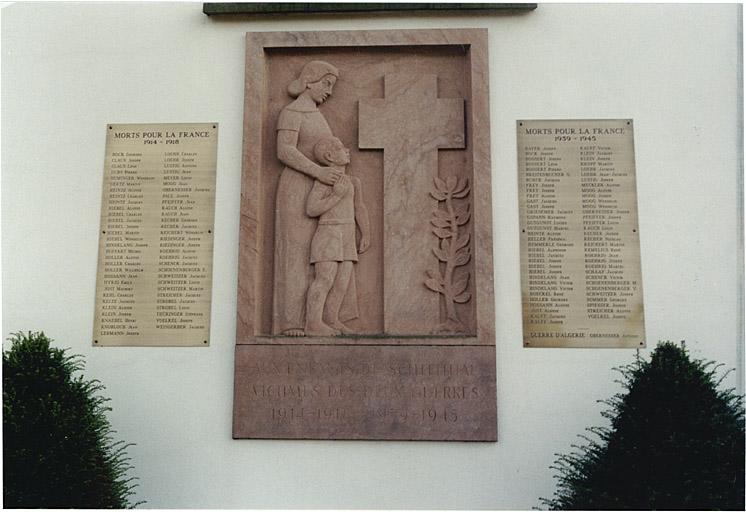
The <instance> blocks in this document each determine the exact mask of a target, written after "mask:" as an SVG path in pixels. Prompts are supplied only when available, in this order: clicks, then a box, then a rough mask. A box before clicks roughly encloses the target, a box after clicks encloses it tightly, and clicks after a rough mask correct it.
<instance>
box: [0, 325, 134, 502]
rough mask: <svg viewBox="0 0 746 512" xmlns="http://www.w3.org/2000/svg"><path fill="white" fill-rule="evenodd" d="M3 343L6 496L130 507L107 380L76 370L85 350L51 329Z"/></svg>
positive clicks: (123, 456) (130, 490)
mask: <svg viewBox="0 0 746 512" xmlns="http://www.w3.org/2000/svg"><path fill="white" fill-rule="evenodd" d="M10 340H11V342H12V345H11V347H10V349H9V350H7V351H3V465H4V468H3V474H4V477H3V500H4V506H5V507H7V508H131V507H133V506H134V505H136V504H132V503H130V501H129V497H130V496H132V495H133V494H134V492H133V488H134V484H133V483H132V481H133V480H134V479H133V478H127V475H126V473H127V472H128V471H129V470H130V469H131V466H130V465H129V463H128V461H129V459H128V458H127V457H126V453H125V450H126V448H127V446H129V445H125V444H124V443H123V442H122V441H118V442H114V441H113V439H112V434H113V433H114V432H113V431H112V430H111V425H110V424H109V422H108V420H107V419H106V412H107V411H109V410H111V409H110V408H109V407H106V406H105V405H104V404H105V403H106V402H107V401H108V399H107V398H103V397H101V396H98V392H99V391H100V390H102V389H103V386H102V385H101V384H100V383H99V382H98V381H96V380H90V381H86V380H83V377H82V376H80V375H79V376H77V377H75V376H74V375H73V374H75V373H76V372H79V371H81V370H82V369H83V361H82V356H69V355H66V354H65V350H62V349H58V348H51V347H50V345H49V343H50V341H51V340H50V339H48V338H47V337H46V336H44V333H31V332H29V333H28V335H24V334H21V333H18V334H15V335H13V336H12V337H11V338H10Z"/></svg>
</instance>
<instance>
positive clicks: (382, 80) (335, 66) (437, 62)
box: [236, 29, 495, 439]
mask: <svg viewBox="0 0 746 512" xmlns="http://www.w3.org/2000/svg"><path fill="white" fill-rule="evenodd" d="M486 43H487V40H486V31H485V30H469V29H464V30H415V31H351V32H303V33H249V34H247V50H246V59H247V60H246V95H245V98H246V102H245V105H244V112H245V123H244V166H243V183H242V202H241V233H240V253H239V283H238V285H239V286H238V311H237V318H238V323H237V332H236V343H237V345H239V347H238V348H241V346H242V345H251V346H256V345H259V346H265V345H266V346H272V347H273V348H274V349H277V350H279V349H280V347H281V346H282V347H286V348H287V349H289V347H294V346H301V345H303V346H317V347H319V350H321V347H327V348H328V349H329V351H326V350H322V351H321V352H319V353H324V354H327V353H329V354H335V357H348V355H349V351H350V350H352V349H353V348H354V347H355V346H363V345H365V346H367V345H375V346H377V347H380V348H383V347H386V346H393V347H398V348H400V349H401V350H402V351H406V350H409V349H410V348H412V349H414V347H421V348H422V350H424V351H425V352H427V351H428V350H434V351H438V350H439V348H438V347H442V346H447V345H451V346H453V349H454V351H455V352H449V353H454V354H456V353H458V350H459V348H460V347H462V346H466V347H471V346H475V345H481V346H485V347H491V346H494V343H495V340H494V295H493V281H492V237H491V229H492V223H491V199H490V190H491V188H490V185H489V183H490V166H489V119H488V115H487V113H488V112H489V109H488V91H487V83H486V71H487V70H486V66H487V59H486V48H487V44H486ZM330 137H333V138H335V140H337V142H338V144H337V142H335V143H334V147H336V150H335V151H338V152H344V151H346V152H347V153H346V155H345V156H342V157H339V158H337V157H335V156H334V155H333V154H332V153H333V151H332V152H330V151H327V152H326V153H325V152H324V151H323V150H319V151H320V152H319V151H317V149H318V148H317V146H319V145H323V144H324V141H325V140H327V139H329V138H330ZM330 147H331V146H330ZM251 350H254V349H251ZM251 353H254V354H257V357H261V358H264V357H274V355H272V354H274V352H267V351H262V350H256V351H255V352H251ZM434 353H435V352H434ZM470 353H472V352H470ZM479 353H480V354H483V352H479ZM493 353H494V352H493ZM480 357H481V356H480ZM493 364H494V361H493ZM241 372H242V369H241V368H239V367H237V370H236V379H237V382H239V380H240V379H243V378H244V377H242V376H241V375H240V373H241ZM493 373H494V372H493ZM237 386H238V384H237ZM238 391H239V390H238V388H237V396H238ZM490 400H492V401H494V396H492V397H491V398H490V397H487V396H486V395H482V396H480V401H483V402H485V403H486V402H488V401H490ZM485 403H483V404H482V406H485ZM485 407H486V406H485ZM237 414H239V413H237ZM242 414H247V415H248V418H243V419H241V421H242V422H248V423H249V424H250V423H251V422H252V421H260V419H258V418H255V419H254V420H252V417H253V416H252V414H251V412H241V413H240V414H239V416H241V415H242ZM241 424H243V423H241ZM484 428H486V429H487V430H485V431H489V430H490V429H492V430H494V425H492V426H491V427H490V426H489V425H485V426H484ZM350 429H351V430H350V431H353V430H356V429H357V431H358V434H355V435H358V436H359V437H358V438H366V437H365V436H366V435H370V436H372V435H376V436H381V437H380V438H384V437H385V436H383V435H382V434H380V433H378V434H376V433H374V432H372V431H370V430H369V429H367V427H366V425H365V424H359V425H357V427H355V428H353V427H352V426H350ZM242 432H244V433H247V432H253V430H252V429H251V428H245V429H243V430H242ZM366 432H367V433H366ZM247 435H248V434H247ZM252 435H253V434H252ZM308 435H309V436H312V437H322V438H329V437H333V436H331V435H330V434H329V433H321V432H316V433H313V434H311V433H309V434H308ZM346 435H348V436H349V435H351V434H346ZM294 437H299V435H295V436H294ZM300 437H303V436H300ZM456 437H457V436H456ZM456 437H454V438H456ZM483 437H484V439H489V438H490V436H488V435H486V436H483ZM376 438H379V437H376ZM392 438H393V437H392ZM417 438H426V436H425V437H417ZM438 438H444V437H438Z"/></svg>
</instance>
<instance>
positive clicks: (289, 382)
mask: <svg viewBox="0 0 746 512" xmlns="http://www.w3.org/2000/svg"><path fill="white" fill-rule="evenodd" d="M397 348H398V347H386V348H385V349H383V350H384V351H391V350H396V349H397ZM461 348H463V347H461ZM241 349H243V350H252V351H254V352H258V353H257V354H256V355H255V356H254V357H249V354H248V353H247V354H246V356H245V357H244V356H241V355H239V356H238V361H239V366H238V367H237V375H240V376H241V378H240V380H239V382H238V383H237V389H236V392H237V399H238V402H239V403H240V407H246V408H247V409H249V410H251V416H252V421H250V422H249V423H250V425H249V424H243V427H244V428H247V429H248V432H247V433H250V434H252V435H253V436H257V437H265V436H266V437H283V436H290V437H293V430H294V427H297V428H298V431H299V432H305V433H308V431H309V429H311V430H315V429H316V428H318V429H319V430H323V429H328V428H329V427H335V429H334V430H332V432H334V433H335V435H340V434H342V435H347V436H348V437H350V438H359V437H367V436H373V437H375V436H376V434H377V433H379V432H380V433H381V434H383V433H384V432H385V433H386V436H387V437H390V436H391V434H392V432H399V434H400V435H401V436H403V437H415V438H416V437H419V436H418V435H415V434H417V433H419V432H422V428H423V427H427V429H426V431H427V432H429V434H428V435H429V436H434V437H441V438H444V439H447V438H449V437H451V436H452V435H453V434H454V427H456V428H455V431H459V432H462V433H463V431H473V432H478V431H480V430H481V429H480V426H479V425H480V423H482V422H481V421H480V420H484V419H485V418H486V417H490V416H492V415H494V414H495V410H494V407H493V406H492V405H491V404H492V403H493V402H494V396H495V388H494V384H492V383H494V382H495V376H494V372H493V371H492V369H491V368H490V366H489V364H487V361H488V360H489V354H491V355H492V357H494V351H493V350H490V349H489V348H486V347H479V348H478V349H477V352H479V353H484V355H483V356H482V357H477V358H468V357H459V356H457V357H455V358H450V359H449V358H447V356H446V357H442V354H441V357H438V358H437V359H435V358H431V357H430V356H429V355H425V354H422V355H421V357H420V356H418V355H416V354H415V355H413V356H409V357H406V356H405V357H402V356H396V355H394V356H388V355H385V354H384V352H383V351H382V350H381V348H379V349H378V350H376V351H375V353H373V352H370V351H369V352H370V353H369V354H366V355H367V356H368V360H367V361H366V360H361V358H360V357H355V356H359V355H362V354H361V353H360V352H359V351H360V350H364V349H363V348H362V347H359V348H357V349H356V350H355V352H354V353H351V354H350V355H349V357H348V358H344V359H343V360H338V361H323V360H322V359H323V357H322V356H321V353H319V352H317V351H318V350H319V349H318V348H311V349H310V350H309V348H308V347H293V349H292V350H293V352H294V354H293V355H291V356H290V357H289V358H285V357H275V358H272V357H271V356H270V357H269V358H268V355H267V351H268V350H271V349H272V347H241ZM241 349H239V350H241ZM485 349H486V350H485ZM276 350H282V349H281V348H279V349H277V348H276ZM322 350H323V349H322ZM328 350H329V349H327V351H328ZM371 350H373V349H372V348H371ZM415 350H416V349H415ZM420 350H421V349H420ZM451 350H452V349H451ZM411 351H412V348H410V349H408V350H407V352H411ZM310 352H316V353H315V354H312V353H310ZM260 353H261V354H262V355H261V356H260ZM475 353H476V352H475ZM455 355H456V354H455V353H454V356H455ZM277 356H280V354H277ZM485 356H486V357H485ZM305 358H308V359H310V360H305V361H304V360H301V359H305ZM268 359H271V360H268ZM337 359H339V358H337ZM371 360H372V361H371ZM487 404H490V405H487ZM237 420H238V417H237ZM239 423H242V422H240V420H239V421H238V423H237V427H239V429H238V430H239V431H243V430H244V428H241V425H240V424H239ZM361 427H362V428H361ZM483 434H484V435H485V436H486V437H487V438H489V437H490V436H489V435H488V433H483Z"/></svg>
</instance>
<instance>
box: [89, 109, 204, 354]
mask: <svg viewBox="0 0 746 512" xmlns="http://www.w3.org/2000/svg"><path fill="white" fill-rule="evenodd" d="M106 128H107V130H106V157H105V164H104V180H103V194H102V202H101V231H100V233H99V257H98V272H97V275H96V309H95V313H94V326H93V340H92V344H93V345H94V346H208V345H209V343H210V306H211V298H212V297H211V293H212V248H213V227H214V226H213V224H214V215H215V171H216V165H217V141H218V126H217V124H216V123H190V124H183V123H169V124H160V123H159V124H110V125H107V127H106Z"/></svg>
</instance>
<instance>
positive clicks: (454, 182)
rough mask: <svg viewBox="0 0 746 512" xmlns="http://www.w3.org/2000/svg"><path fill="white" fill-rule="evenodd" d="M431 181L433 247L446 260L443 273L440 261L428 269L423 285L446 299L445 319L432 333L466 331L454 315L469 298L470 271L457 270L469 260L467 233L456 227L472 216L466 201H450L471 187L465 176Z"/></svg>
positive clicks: (462, 194)
mask: <svg viewBox="0 0 746 512" xmlns="http://www.w3.org/2000/svg"><path fill="white" fill-rule="evenodd" d="M434 182H435V188H434V189H433V190H431V191H430V195H431V196H433V197H434V198H435V199H437V200H438V206H436V208H435V210H434V211H433V215H432V218H431V219H430V223H431V224H432V225H433V228H432V229H433V233H434V234H435V236H437V237H438V239H439V243H438V245H437V246H436V247H434V248H433V253H434V254H435V256H437V258H438V261H440V262H442V263H445V268H444V269H443V273H441V267H442V266H441V265H440V264H439V265H438V269H437V270H428V271H427V276H428V277H427V279H426V280H425V286H427V287H428V288H429V289H431V290H432V291H434V292H438V293H440V294H442V295H443V297H444V299H445V304H446V318H447V320H446V322H444V323H442V324H440V325H438V326H437V327H436V328H435V332H436V333H442V334H452V333H457V332H464V331H465V330H466V328H465V327H464V325H463V324H462V323H461V321H460V320H459V318H458V316H457V315H456V304H457V303H458V304H463V303H465V302H468V301H469V300H470V299H471V294H470V293H469V292H467V291H466V288H467V287H468V286H469V271H468V270H463V271H461V272H459V273H458V274H457V273H456V269H457V268H458V267H461V266H464V265H466V264H467V263H469V260H470V259H471V247H470V245H469V233H468V232H466V233H463V234H459V226H463V225H464V224H466V223H467V222H469V219H470V218H471V203H470V202H469V201H468V200H467V201H460V202H459V203H460V204H457V205H455V204H454V201H453V200H454V199H463V198H465V197H467V196H468V195H469V192H470V190H471V187H470V186H469V180H468V178H460V179H457V178H456V177H455V176H449V177H448V178H446V179H445V180H442V179H440V178H438V177H436V178H435V179H434ZM441 202H443V203H444V204H445V209H442V208H440V203H441Z"/></svg>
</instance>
